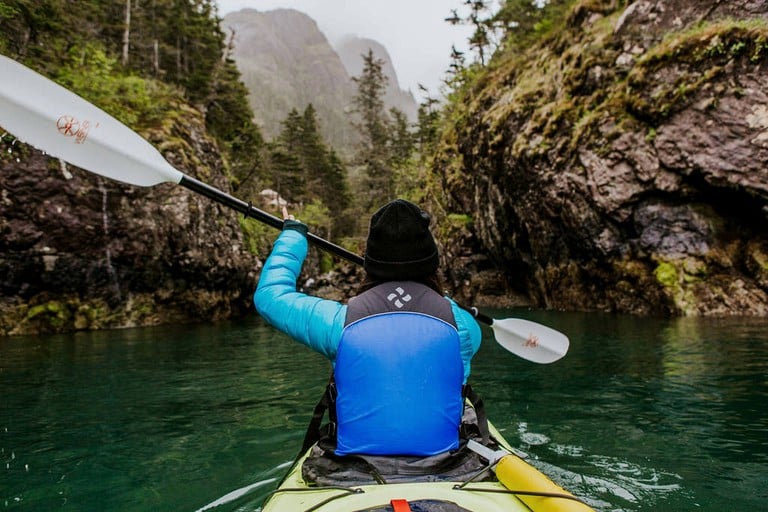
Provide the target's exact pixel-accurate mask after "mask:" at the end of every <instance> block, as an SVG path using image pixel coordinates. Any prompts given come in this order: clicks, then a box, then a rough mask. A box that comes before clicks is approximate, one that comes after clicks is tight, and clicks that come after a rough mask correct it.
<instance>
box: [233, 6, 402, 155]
mask: <svg viewBox="0 0 768 512" xmlns="http://www.w3.org/2000/svg"><path fill="white" fill-rule="evenodd" d="M222 25H223V28H224V29H225V30H226V31H227V32H230V33H231V37H232V42H233V50H232V57H233V59H234V60H235V62H236V63H237V67H238V68H239V69H240V72H241V74H242V78H243V82H244V83H245V85H246V87H247V88H248V90H249V91H250V96H249V100H250V103H251V106H252V108H253V110H254V115H255V117H256V121H257V122H258V124H259V125H260V126H261V127H262V129H263V131H264V133H265V135H266V136H267V137H269V138H271V137H274V136H276V135H277V134H278V133H279V132H280V129H281V122H282V121H283V120H284V119H285V117H286V116H287V114H288V112H289V111H290V110H291V109H292V108H295V109H297V110H298V111H299V112H301V111H303V110H304V109H305V108H306V106H307V105H308V104H310V103H311V104H312V105H313V106H314V107H315V109H316V110H317V114H318V118H319V121H320V126H321V128H322V130H323V135H324V136H325V138H326V140H327V141H328V142H329V144H331V145H332V146H333V147H334V148H337V149H339V150H341V151H344V149H345V148H349V147H350V146H351V145H352V144H353V143H354V140H355V129H354V128H353V127H352V125H351V122H350V121H351V115H350V113H349V111H350V107H351V105H352V99H353V97H354V95H355V93H356V87H355V84H354V82H353V81H352V78H351V77H352V76H356V75H359V73H360V71H361V70H362V66H363V57H362V55H363V54H367V52H368V48H371V49H372V50H373V52H374V55H375V56H376V58H378V59H381V60H383V61H385V62H386V63H387V64H386V65H385V66H384V68H383V71H384V73H385V76H387V77H388V83H389V89H388V91H387V93H386V96H385V102H386V105H387V107H388V108H389V107H392V106H394V107H397V108H399V109H400V110H402V111H403V112H405V113H406V115H408V117H409V118H410V119H415V115H416V110H417V105H416V101H415V99H414V98H413V95H412V94H410V92H406V91H402V90H401V89H400V88H399V85H398V79H397V74H396V72H395V69H394V67H393V66H392V65H391V59H390V58H389V54H388V53H387V51H386V49H385V48H384V47H383V46H382V45H381V44H379V43H377V42H376V41H371V40H366V39H361V38H358V37H355V36H349V37H345V38H343V39H342V40H341V41H340V42H339V48H338V50H336V49H334V48H333V47H332V46H331V43H330V42H329V41H328V39H327V38H326V36H325V35H324V34H323V33H322V32H321V31H320V29H319V28H318V26H317V23H316V22H315V21H314V20H313V19H312V18H310V17H309V16H307V15H306V14H304V13H301V12H299V11H296V10H293V9H277V10H273V11H268V12H260V11H257V10H255V9H243V10H240V11H237V12H233V13H229V14H227V15H226V16H225V17H224V21H223V23H222Z"/></svg>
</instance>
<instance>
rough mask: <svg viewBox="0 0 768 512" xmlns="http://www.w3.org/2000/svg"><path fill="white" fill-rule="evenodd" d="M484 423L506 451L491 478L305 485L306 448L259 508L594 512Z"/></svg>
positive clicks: (279, 511)
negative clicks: (303, 467)
mask: <svg viewBox="0 0 768 512" xmlns="http://www.w3.org/2000/svg"><path fill="white" fill-rule="evenodd" d="M488 426H489V430H490V433H491V436H492V438H493V439H494V440H495V441H496V442H497V444H498V445H499V446H500V447H501V448H502V449H503V450H504V456H503V457H501V459H500V460H498V462H496V464H495V465H493V466H492V469H493V470H494V472H495V474H496V478H495V479H494V480H492V481H429V482H424V481H421V482H411V483H372V484H369V485H351V486H340V485H334V486H328V487H324V486H316V485H309V484H308V483H307V482H306V481H305V480H304V478H303V477H302V469H301V468H302V464H303V463H304V461H305V460H306V458H307V456H308V455H309V453H310V451H311V449H310V451H307V452H306V453H305V454H304V455H302V456H301V457H300V458H299V459H298V460H297V461H296V462H295V463H294V464H293V465H292V467H291V468H290V470H289V471H288V473H287V475H286V476H285V478H284V479H283V481H282V482H281V483H280V485H279V486H278V488H277V489H276V490H275V491H273V492H272V493H271V494H270V496H269V497H268V498H267V501H266V502H265V503H264V506H263V508H262V512H314V511H318V512H329V511H334V512H344V511H358V512H362V511H365V512H409V511H410V512H416V511H423V512H430V511H436V512H437V511H439V512H474V511H478V512H479V511H482V512H497V511H498V512H501V511H512V512H516V511H520V512H531V511H534V512H544V511H546V512H589V511H593V509H592V508H590V507H589V506H588V505H586V504H585V503H584V502H582V501H580V500H579V499H578V498H576V497H575V496H573V495H572V494H570V493H569V492H567V491H566V490H564V489H563V488H561V487H560V486H558V485H557V484H555V483H554V482H552V480H550V479H549V478H548V477H547V476H546V475H544V474H543V473H541V472H540V471H539V470H537V469H536V468H534V467H533V466H531V465H530V464H528V463H527V462H525V461H524V460H523V458H521V457H519V456H518V455H516V454H515V450H514V449H513V448H512V447H511V446H510V445H509V444H508V443H507V442H506V440H504V438H503V437H502V436H501V435H500V434H499V432H498V430H496V429H495V428H494V427H493V425H491V424H490V423H489V425H488ZM478 453H479V452H478ZM496 453H498V452H496ZM481 455H483V454H482V453H481ZM523 455H524V454H523Z"/></svg>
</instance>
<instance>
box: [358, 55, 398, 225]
mask: <svg viewBox="0 0 768 512" xmlns="http://www.w3.org/2000/svg"><path fill="white" fill-rule="evenodd" d="M383 65H384V61H382V60H381V59H375V58H374V56H373V51H372V50H370V49H369V50H368V54H367V55H364V56H363V71H362V74H361V75H360V76H359V77H355V78H353V80H354V81H355V83H356V84H357V94H356V95H355V97H354V109H353V112H354V113H356V114H357V116H358V118H359V119H358V120H357V122H355V123H354V124H355V127H356V128H357V129H358V130H359V132H360V136H361V143H360V147H359V150H358V152H357V156H356V160H357V163H358V165H360V166H361V167H362V168H363V171H364V173H365V175H366V180H365V183H364V188H365V190H364V191H363V193H362V195H363V196H364V207H365V208H366V209H368V210H371V209H373V208H375V207H376V206H378V205H380V204H383V203H385V202H387V200H389V199H391V198H392V195H393V192H394V190H393V182H394V180H393V169H392V167H391V165H390V152H389V148H388V139H389V137H388V128H387V117H386V112H385V110H384V92H385V91H386V87H387V77H386V76H385V75H384V72H383Z"/></svg>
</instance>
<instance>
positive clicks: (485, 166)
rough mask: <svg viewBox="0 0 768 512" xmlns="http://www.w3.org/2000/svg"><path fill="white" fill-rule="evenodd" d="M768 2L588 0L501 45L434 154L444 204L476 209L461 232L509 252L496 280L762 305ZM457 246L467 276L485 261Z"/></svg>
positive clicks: (686, 301)
mask: <svg viewBox="0 0 768 512" xmlns="http://www.w3.org/2000/svg"><path fill="white" fill-rule="evenodd" d="M767 15H768V3H766V2H756V1H743V2H696V1H683V0H677V1H663V0H657V1H637V2H634V3H631V4H629V5H628V6H627V7H626V8H625V9H623V10H621V9H617V4H616V3H614V2H607V1H604V2H599V1H598V2H596V1H590V2H582V3H580V4H579V5H577V6H576V7H575V8H574V10H573V11H572V13H571V15H570V18H569V20H568V24H567V27H566V28H565V30H562V31H560V32H559V33H558V34H557V35H555V36H553V37H552V38H550V39H549V40H547V41H544V42H542V44H540V45H539V46H536V47H535V48H533V49H531V50H530V51H529V52H528V53H526V54H525V55H523V56H519V57H518V56H512V55H506V56H498V55H497V56H496V65H495V66H491V69H492V70H491V71H489V72H488V73H487V74H486V76H484V77H483V78H482V79H481V80H480V81H479V82H478V85H477V86H476V87H475V88H474V89H473V90H471V91H467V92H466V96H465V100H464V102H463V103H462V105H461V107H460V109H463V110H461V111H460V113H458V114H456V115H454V117H455V118H457V119H459V120H460V122H459V123H458V125H457V126H456V128H455V129H454V130H451V131H449V132H448V133H447V134H446V135H445V137H444V140H443V151H442V153H441V155H440V157H439V158H438V159H437V160H436V162H437V163H436V165H435V170H436V171H437V172H438V173H439V174H440V176H441V185H442V186H443V187H445V188H446V190H448V191H449V196H450V199H449V200H448V210H449V211H462V212H472V219H471V229H470V234H471V237H470V242H469V243H470V244H471V243H476V244H478V246H479V247H480V248H481V249H480V251H481V252H487V253H488V254H490V256H491V259H492V262H493V264H494V266H495V267H496V268H500V269H503V270H504V275H503V277H502V278H500V279H499V283H501V284H502V285H506V288H505V290H506V291H503V292H499V295H498V296H499V297H505V296H509V295H510V294H512V293H516V294H519V295H522V296H523V297H525V298H527V299H528V300H529V301H530V302H531V303H533V304H536V305H540V306H546V307H551V308H564V309H582V310H601V311H616V312H630V313H640V314H682V315H768V22H767V19H768V18H767V17H766V16H767ZM465 239H466V236H465ZM450 250H451V251H453V253H455V254H460V253H461V251H462V249H461V248H460V247H457V246H456V245H455V244H454V245H453V246H452V248H451V249H450ZM459 261H465V262H466V263H468V264H469V266H468V265H462V264H459V265H458V266H459V267H461V268H463V270H462V272H461V275H456V274H454V275H453V276H452V278H453V280H454V283H456V282H457V281H458V280H460V279H468V280H470V283H469V285H467V286H465V288H466V289H467V290H471V289H472V288H473V286H472V285H471V279H473V276H474V275H482V272H474V271H473V269H472V267H471V262H470V261H469V260H467V259H465V260H459ZM454 265H455V263H454ZM491 298H492V297H491Z"/></svg>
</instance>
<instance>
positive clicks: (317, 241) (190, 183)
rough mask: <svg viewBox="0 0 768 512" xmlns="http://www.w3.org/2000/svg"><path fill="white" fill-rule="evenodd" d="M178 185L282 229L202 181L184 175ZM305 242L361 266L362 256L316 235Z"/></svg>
mask: <svg viewBox="0 0 768 512" xmlns="http://www.w3.org/2000/svg"><path fill="white" fill-rule="evenodd" d="M179 185H181V186H183V187H185V188H188V189H189V190H191V191H193V192H197V193H200V194H202V195H204V196H205V197H208V198H210V199H213V200H214V201H216V202H217V203H221V204H223V205H224V206H228V207H230V208H232V209H233V210H235V211H238V212H240V213H242V214H243V215H244V216H246V217H252V218H254V219H256V220H258V221H260V222H263V223H264V224H267V225H268V226H272V227H273V228H275V229H283V220H282V219H280V218H278V217H275V216H274V215H271V214H269V213H267V212H265V211H263V210H259V209H258V208H256V207H255V206H253V205H252V204H251V203H246V202H245V201H241V200H240V199H237V198H235V197H232V196H230V195H229V194H226V193H224V192H222V191H221V190H219V189H217V188H213V187H212V186H210V185H208V184H206V183H203V182H202V181H199V180H196V179H195V178H191V177H189V176H186V175H184V176H183V177H182V178H181V181H180V182H179ZM307 240H309V241H310V242H311V243H312V244H313V245H315V246H317V247H319V248H320V249H323V250H325V251H328V252H330V253H331V254H335V255H336V256H339V257H340V258H344V259H345V260H347V261H350V262H352V263H355V264H357V265H362V264H363V258H362V256H359V255H357V254H355V253H353V252H350V251H348V250H346V249H345V248H343V247H341V246H339V245H336V244H334V243H332V242H329V241H328V240H325V239H323V238H320V237H319V236H317V235H314V234H312V233H307Z"/></svg>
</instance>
